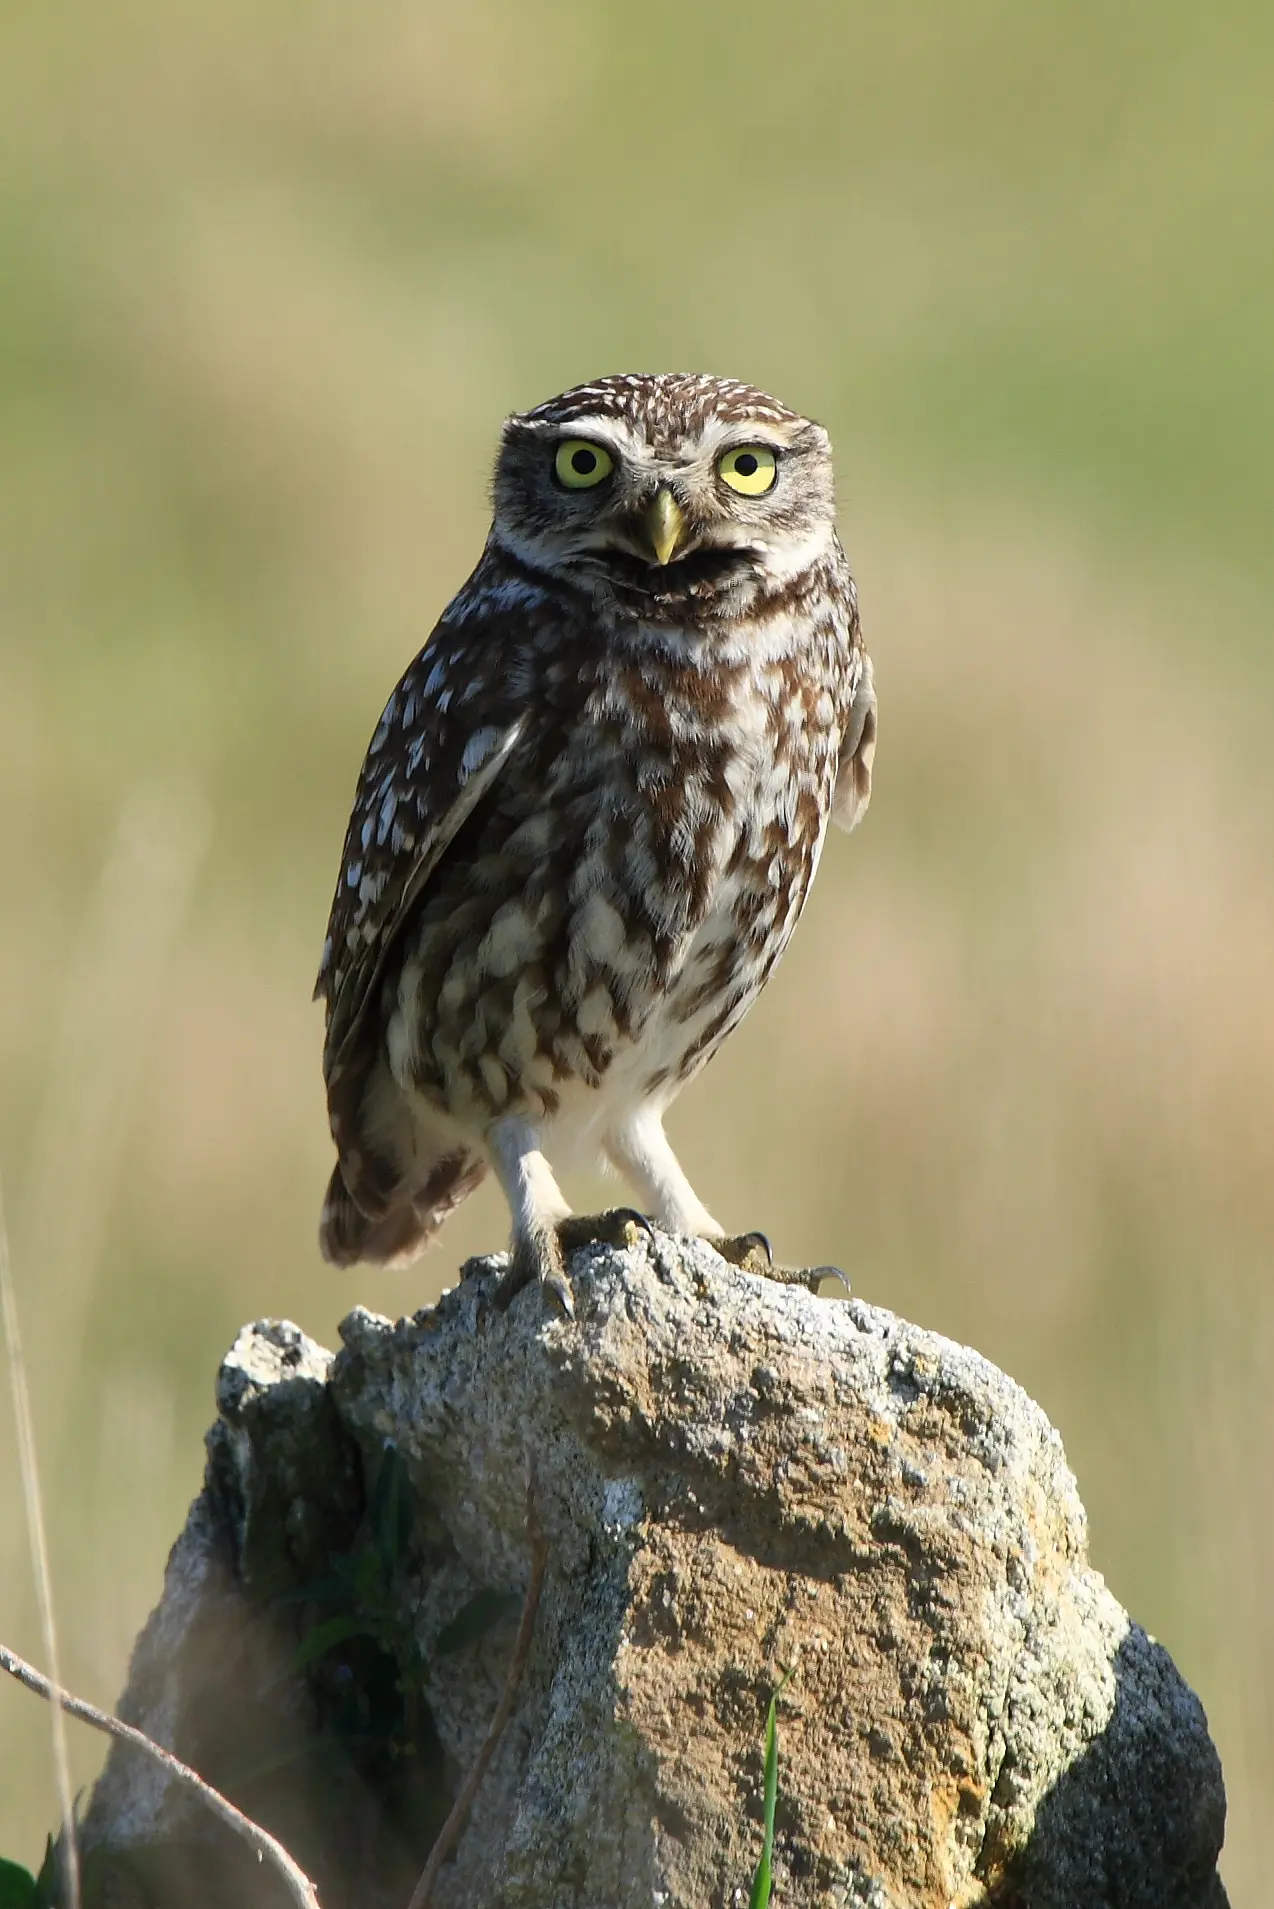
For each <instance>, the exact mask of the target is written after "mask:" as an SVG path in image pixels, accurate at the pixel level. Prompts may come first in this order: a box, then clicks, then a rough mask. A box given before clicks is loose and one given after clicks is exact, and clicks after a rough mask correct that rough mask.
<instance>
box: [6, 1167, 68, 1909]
mask: <svg viewBox="0 0 1274 1909" xmlns="http://www.w3.org/2000/svg"><path fill="white" fill-rule="evenodd" d="M0 1312H3V1315H4V1338H5V1345H6V1347H7V1348H8V1355H9V1383H10V1386H11V1388H12V1391H13V1415H14V1417H15V1419H16V1420H17V1426H18V1462H19V1465H20V1466H21V1470H22V1500H23V1503H24V1505H25V1507H26V1515H27V1538H28V1541H29V1544H30V1547H31V1568H32V1570H33V1572H34V1574H35V1590H36V1597H37V1599H38V1601H39V1605H40V1627H41V1629H42V1631H43V1633H44V1650H45V1655H46V1657H47V1658H48V1663H49V1669H50V1670H51V1672H52V1679H51V1680H47V1679H46V1680H43V1681H45V1682H46V1684H47V1688H46V1690H45V1695H46V1696H48V1697H49V1698H50V1699H51V1700H52V1701H53V1726H52V1728H53V1769H54V1775H55V1778H56V1781H57V1793H58V1813H59V1815H60V1816H61V1818H62V1844H61V1851H60V1860H61V1865H62V1875H63V1882H64V1885H65V1895H66V1902H67V1909H79V1905H80V1858H79V1850H78V1847H77V1844H76V1840H75V1799H74V1796H73V1794H72V1791H71V1763H70V1758H69V1756H68V1755H67V1748H66V1722H65V1719H64V1718H63V1715H62V1706H63V1705H64V1704H65V1703H66V1701H67V1699H66V1696H65V1693H64V1692H63V1690H62V1688H61V1676H60V1672H59V1660H58V1644H57V1625H56V1623H55V1622H54V1618H53V1594H52V1590H51V1588H50V1576H49V1546H48V1538H47V1534H46V1532H45V1529H44V1503H43V1499H42V1498H41V1496H40V1472H39V1466H38V1464H37V1462H36V1454H35V1421H34V1419H33V1418H32V1415H31V1398H30V1394H29V1393H28V1391H27V1372H26V1361H25V1359H24V1357H23V1353H22V1332H21V1328H20V1326H19V1323H18V1301H17V1294H16V1293H15V1292H14V1289H13V1274H12V1269H11V1267H10V1265H9V1234H8V1229H7V1227H6V1225H5V1218H4V1189H3V1186H2V1185H0ZM5 1667H6V1669H7V1668H8V1666H7V1664H6V1666H5Z"/></svg>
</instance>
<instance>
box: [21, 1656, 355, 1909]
mask: <svg viewBox="0 0 1274 1909" xmlns="http://www.w3.org/2000/svg"><path fill="white" fill-rule="evenodd" d="M0 1670H6V1671H7V1672H8V1673H9V1675H10V1677H16V1678H17V1680H18V1682H19V1683H20V1684H25V1685H26V1687H27V1689H28V1690H33V1691H34V1692H35V1694H36V1696H37V1697H44V1698H46V1699H47V1700H48V1702H49V1703H50V1704H52V1706H53V1714H54V1716H55V1717H58V1718H59V1719H60V1717H61V1714H62V1712H63V1711H64V1710H65V1711H67V1712H68V1713H69V1714H70V1715H71V1716H72V1717H78V1718H79V1719H80V1721H81V1723H87V1724H91V1725H92V1726H93V1728H94V1730H102V1731H105V1733H106V1734H107V1735H108V1736H112V1737H118V1738H119V1740H120V1742H121V1743H131V1744H132V1746H133V1748H134V1749H135V1750H141V1751H142V1752H143V1753H144V1754H145V1755H146V1756H148V1757H150V1758H152V1759H153V1760H154V1762H156V1763H158V1764H159V1765H160V1767H161V1768H162V1769H164V1770H166V1771H167V1773H168V1775H169V1776H170V1777H172V1778H173V1779H174V1781H176V1782H178V1783H182V1784H184V1785H185V1787H186V1788H187V1789H188V1790H192V1791H193V1792H194V1794H195V1795H196V1796H197V1797H199V1799H200V1800H201V1801H202V1802H203V1803H206V1804H207V1806H208V1808H209V1809H210V1810H211V1811H212V1813H213V1815H214V1816H219V1817H220V1818H221V1820H222V1822H223V1823H226V1824H228V1825H229V1827H230V1828H231V1829H232V1830H234V1831H235V1833H236V1834H237V1835H239V1836H241V1837H242V1838H243V1840H244V1842H246V1843H247V1844H249V1846H250V1847H251V1848H252V1849H254V1850H255V1851H256V1852H257V1857H258V1860H263V1861H266V1862H269V1863H271V1864H272V1865H273V1866H274V1868H275V1869H276V1870H277V1871H278V1873H279V1875H280V1876H281V1877H282V1878H283V1881H284V1882H285V1883H286V1885H287V1888H288V1893H289V1894H290V1895H291V1897H292V1900H293V1902H295V1903H297V1904H299V1905H300V1909H322V1906H321V1904H320V1902H319V1899H318V1892H317V1890H316V1889H315V1887H314V1884H313V1883H312V1882H311V1881H310V1879H309V1877H308V1876H307V1875H306V1874H305V1871H304V1870H303V1869H301V1868H300V1866H299V1865H298V1864H297V1863H295V1862H293V1860H292V1858H291V1857H290V1856H289V1855H288V1853H287V1851H286V1849H284V1847H283V1845H282V1843H280V1842H276V1841H275V1839H274V1837H273V1836H271V1835H270V1833H269V1831H268V1830H264V1829H262V1828H261V1825H260V1824H259V1823H254V1822H253V1820H252V1818H251V1817H250V1816H245V1815H244V1814H243V1811H242V1810H237V1809H236V1808H235V1806H234V1804H233V1803H231V1802H230V1801H229V1800H228V1799H227V1798H226V1797H224V1796H222V1794H221V1792H220V1790H214V1789H213V1787H212V1785H211V1783H205V1782H204V1780H203V1778H202V1777H201V1776H200V1775H199V1773H198V1771H197V1770H192V1769H191V1768H190V1766H189V1764H187V1763H183V1762H181V1760H180V1758H178V1757H175V1756H174V1755H173V1754H172V1752H171V1750H165V1749H163V1748H162V1746H161V1745H160V1744H158V1743H156V1742H154V1741H153V1739H152V1738H150V1737H148V1736H146V1735H145V1733H144V1732H143V1731H141V1730H134V1728H133V1726H132V1725H131V1724H129V1723H122V1722H121V1721H120V1719H119V1718H118V1717H113V1716H111V1714H110V1712H109V1711H107V1710H99V1709H98V1708H97V1706H96V1704H90V1703H85V1701H84V1699H83V1698H82V1697H72V1696H71V1695H70V1694H69V1692H67V1691H65V1690H62V1689H60V1688H59V1687H58V1686H57V1685H56V1684H55V1683H53V1681H52V1680H51V1679H50V1678H48V1677H45V1676H43V1675H42V1674H41V1673H40V1672H39V1671H38V1670H36V1669H35V1667H34V1665H32V1664H28V1663H27V1662H26V1660H25V1658H22V1657H19V1656H18V1655H17V1654H16V1652H14V1651H11V1650H9V1649H7V1647H6V1646H5V1645H3V1644H0ZM77 1887H78V1885H77ZM77 1900H78V1896H77Z"/></svg>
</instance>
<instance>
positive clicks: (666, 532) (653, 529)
mask: <svg viewBox="0 0 1274 1909" xmlns="http://www.w3.org/2000/svg"><path fill="white" fill-rule="evenodd" d="M642 524H643V526H644V528H645V532H646V537H647V540H648V541H649V544H650V548H651V549H652V550H653V551H654V553H655V562H656V563H671V562H672V559H673V557H674V556H675V555H676V553H677V551H678V550H679V549H680V548H681V546H682V544H683V543H684V542H685V538H686V518H685V513H684V511H683V510H682V508H681V505H680V504H679V503H678V502H677V500H676V498H675V497H674V496H673V494H672V492H671V491H670V490H668V489H667V488H666V487H663V486H661V488H660V489H659V490H657V491H656V492H655V495H654V497H653V498H652V500H651V502H650V503H649V504H648V505H647V506H646V509H645V510H644V511H643V512H642Z"/></svg>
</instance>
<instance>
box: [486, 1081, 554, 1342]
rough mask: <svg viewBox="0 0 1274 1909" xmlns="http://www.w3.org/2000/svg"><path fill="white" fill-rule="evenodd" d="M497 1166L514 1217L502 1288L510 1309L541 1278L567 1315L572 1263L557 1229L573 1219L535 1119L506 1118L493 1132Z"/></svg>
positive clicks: (503, 1299)
mask: <svg viewBox="0 0 1274 1909" xmlns="http://www.w3.org/2000/svg"><path fill="white" fill-rule="evenodd" d="M487 1144H488V1146H489V1147H490V1149H491V1162H492V1165H493V1166H494V1168H495V1171H496V1176H497V1178H498V1179H499V1182H500V1185H501V1186H502V1188H503V1189H504V1197H505V1199H506V1200H507V1201H508V1202H509V1211H510V1212H511V1213H512V1215H513V1240H512V1250H513V1261H512V1264H511V1265H510V1267H509V1270H508V1273H507V1274H506V1276H505V1278H504V1281H503V1283H502V1284H501V1288H500V1295H499V1300H500V1304H501V1305H505V1306H507V1305H508V1303H509V1301H510V1300H511V1299H512V1298H513V1297H514V1295H515V1294H516V1293H519V1292H521V1290H522V1288H523V1287H524V1286H529V1285H530V1283H531V1281H532V1280H533V1279H535V1280H538V1281H539V1283H540V1285H541V1287H542V1288H543V1289H544V1291H545V1292H548V1293H551V1294H552V1295H553V1297H554V1298H555V1299H556V1300H557V1302H558V1304H559V1305H560V1306H561V1307H562V1309H563V1311H564V1312H566V1313H573V1312H574V1311H575V1305H574V1301H573V1300H572V1298H571V1288H570V1283H569V1281H568V1280H567V1277H566V1262H565V1259H564V1257H563V1254H562V1247H561V1243H560V1241H559V1240H558V1237H557V1229H558V1226H559V1225H560V1224H561V1222H562V1221H563V1220H565V1219H567V1218H569V1216H570V1211H571V1209H570V1207H569V1206H568V1205H567V1203H566V1200H565V1198H564V1196H563V1193H562V1189H561V1188H560V1187H559V1186H558V1184H557V1181H556V1180H555V1179H554V1178H553V1169H552V1167H550V1165H549V1163H548V1161H547V1160H546V1159H545V1157H544V1155H543V1153H542V1152H541V1151H540V1136H539V1134H538V1133H537V1132H536V1130H535V1128H534V1127H533V1126H532V1125H531V1123H530V1121H529V1120H524V1119H522V1117H521V1116H520V1115H518V1114H506V1115H505V1116H504V1117H503V1118H502V1119H500V1120H495V1121H493V1122H492V1123H491V1125H490V1127H489V1128H488V1129H487Z"/></svg>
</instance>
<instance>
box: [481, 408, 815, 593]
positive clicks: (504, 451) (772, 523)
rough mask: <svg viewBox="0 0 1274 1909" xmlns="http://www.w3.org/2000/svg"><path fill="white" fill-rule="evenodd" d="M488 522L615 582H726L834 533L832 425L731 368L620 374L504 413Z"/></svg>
mask: <svg viewBox="0 0 1274 1909" xmlns="http://www.w3.org/2000/svg"><path fill="white" fill-rule="evenodd" d="M494 502H495V522H494V524H493V527H492V537H493V540H494V541H495V543H496V544H497V545H500V546H502V547H503V548H504V549H505V550H506V551H508V552H510V553H511V554H512V555H513V556H515V557H517V558H519V559H520V560H521V561H522V562H523V563H526V564H529V565H530V566H531V567H532V568H534V569H539V570H544V571H550V572H553V573H555V574H559V575H560V574H561V573H563V572H564V571H565V572H568V573H569V572H575V573H577V574H578V575H579V577H580V580H581V582H587V581H592V582H594V583H606V582H609V583H610V584H612V585H613V586H615V587H616V588H617V589H618V590H619V591H620V592H621V593H622V594H624V595H632V594H634V593H635V594H636V595H637V596H638V597H641V596H643V595H646V594H649V595H651V596H657V597H666V596H668V595H670V594H677V595H680V594H682V592H686V593H689V594H691V595H693V596H694V598H695V599H696V600H697V601H699V602H700V603H702V602H703V601H704V599H705V598H709V599H710V598H713V597H724V598H732V597H735V596H736V595H737V593H738V592H739V591H740V590H743V589H746V587H747V585H748V584H749V583H753V584H755V583H757V582H760V581H762V580H764V581H765V582H767V583H769V584H771V585H773V584H778V583H781V582H783V581H784V580H786V579H787V578H789V577H793V576H796V575H797V574H799V573H800V572H801V571H803V570H805V569H807V568H808V567H809V566H810V565H811V564H812V563H815V562H817V561H818V559H819V558H820V557H821V556H822V555H823V554H824V553H825V552H826V551H827V549H828V547H829V546H830V545H831V544H832V542H833V541H834V538H835V521H834V520H835V499H834V495H833V488H832V455H831V445H830V443H829V441H828V437H827V433H826V431H824V429H823V427H822V426H821V425H819V424H814V423H812V422H811V420H810V419H809V418H803V417H801V416H800V415H799V414H798V413H797V412H795V411H789V410H788V408H787V406H786V405H783V404H780V403H779V402H778V401H777V399H775V398H771V397H767V396H766V394H765V392H763V391H757V390H756V389H755V388H754V387H753V386H752V385H747V384H740V383H738V382H737V381H736V380H734V379H732V378H710V377H704V376H698V375H690V374H686V373H650V374H629V375H625V376H618V377H611V378H598V379H596V380H595V381H594V382H593V383H591V384H582V385H577V386H576V387H575V388H574V389H573V390H571V391H566V392H563V394H562V395H561V397H558V398H550V399H549V401H548V402H547V403H546V404H539V405H536V407H535V409H534V410H532V411H523V412H520V413H518V414H517V415H515V416H514V417H511V418H509V420H508V421H507V423H506V424H505V427H504V432H503V436H502V438H501V441H500V451H499V456H498V458H497V461H496V469H495V482H494Z"/></svg>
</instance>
